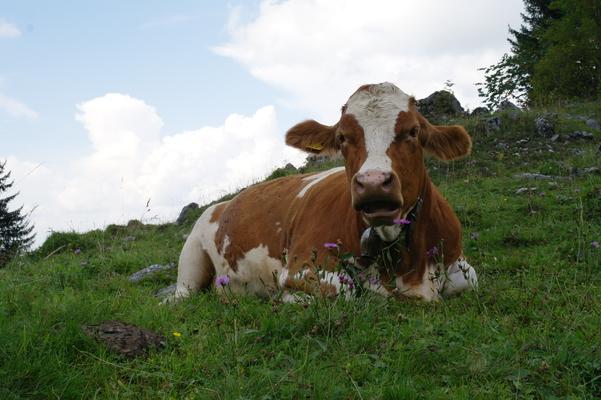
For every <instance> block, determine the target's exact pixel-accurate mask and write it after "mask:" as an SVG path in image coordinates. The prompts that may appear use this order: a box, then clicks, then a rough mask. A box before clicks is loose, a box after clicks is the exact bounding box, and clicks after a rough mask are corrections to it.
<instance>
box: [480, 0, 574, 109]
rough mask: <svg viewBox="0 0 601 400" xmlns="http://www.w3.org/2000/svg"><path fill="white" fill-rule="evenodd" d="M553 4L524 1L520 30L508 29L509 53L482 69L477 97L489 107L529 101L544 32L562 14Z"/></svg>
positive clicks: (538, 0)
mask: <svg viewBox="0 0 601 400" xmlns="http://www.w3.org/2000/svg"><path fill="white" fill-rule="evenodd" d="M552 3H553V0H524V11H525V12H524V13H522V14H521V16H522V20H523V22H524V23H523V24H522V25H521V26H520V28H519V29H513V28H511V27H510V28H509V34H510V38H509V39H507V40H508V41H509V43H510V44H511V53H510V54H504V55H503V57H502V58H501V60H500V61H499V62H498V63H497V64H493V65H491V66H489V67H486V68H481V70H483V71H484V75H485V76H484V83H481V84H478V85H479V86H480V87H479V88H478V94H479V96H480V97H482V98H483V99H484V101H485V103H486V104H487V105H488V106H489V107H490V108H494V107H495V106H497V105H498V104H499V103H500V102H501V101H503V100H506V99H508V98H515V99H517V100H518V101H519V102H520V103H522V104H527V103H528V102H529V101H531V100H532V89H533V88H532V76H533V74H534V70H535V66H536V65H537V64H538V62H539V61H540V60H541V58H542V57H543V55H544V54H545V49H546V43H545V41H544V39H543V36H544V33H545V32H546V31H547V29H548V27H549V25H550V24H551V23H552V22H553V21H554V20H557V19H560V18H561V17H562V11H561V10H559V9H557V8H555V7H552Z"/></svg>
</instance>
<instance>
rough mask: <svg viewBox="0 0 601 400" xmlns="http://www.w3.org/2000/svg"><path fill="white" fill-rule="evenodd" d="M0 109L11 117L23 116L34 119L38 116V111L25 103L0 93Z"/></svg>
mask: <svg viewBox="0 0 601 400" xmlns="http://www.w3.org/2000/svg"><path fill="white" fill-rule="evenodd" d="M0 110H3V111H4V112H6V113H8V114H9V115H11V116H13V117H25V118H30V119H36V118H37V117H38V113H36V112H35V111H33V110H32V109H31V108H29V107H27V106H26V105H25V104H23V103H21V102H20V101H18V100H15V99H13V98H10V97H7V96H4V95H3V94H1V93H0Z"/></svg>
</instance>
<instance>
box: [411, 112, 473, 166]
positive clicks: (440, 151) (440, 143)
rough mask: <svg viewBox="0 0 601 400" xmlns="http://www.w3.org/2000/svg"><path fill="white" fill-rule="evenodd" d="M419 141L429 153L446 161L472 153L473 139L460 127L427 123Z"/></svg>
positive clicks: (423, 127)
mask: <svg viewBox="0 0 601 400" xmlns="http://www.w3.org/2000/svg"><path fill="white" fill-rule="evenodd" d="M419 139H420V141H421V144H422V146H423V147H424V149H425V150H426V151H427V152H428V153H430V154H432V155H434V156H435V157H437V158H439V159H441V160H445V161H449V160H455V159H458V158H461V157H465V156H467V155H468V154H470V152H471V151H472V139H471V138H470V135H468V133H467V132H466V130H465V128H464V127H463V126H460V125H448V126H447V125H432V124H430V123H429V122H427V121H426V123H425V124H424V125H422V129H421V130H420V133H419Z"/></svg>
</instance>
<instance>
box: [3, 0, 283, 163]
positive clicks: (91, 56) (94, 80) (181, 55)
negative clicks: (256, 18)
mask: <svg viewBox="0 0 601 400" xmlns="http://www.w3.org/2000/svg"><path fill="white" fill-rule="evenodd" d="M0 4H1V5H0V17H1V18H3V19H4V20H6V21H11V22H12V23H14V24H16V25H17V26H18V27H19V29H21V30H22V35H21V36H20V37H19V38H16V39H15V40H2V41H0V78H1V82H2V83H1V84H0V93H5V94H6V95H9V96H11V97H13V94H14V97H15V98H16V99H18V100H19V101H20V102H22V103H24V104H26V105H27V106H28V107H30V108H31V109H32V110H34V111H35V112H36V113H37V114H38V118H36V119H33V120H27V119H23V118H9V117H8V116H6V115H2V116H0V123H1V125H0V135H1V136H0V140H2V142H3V143H7V142H9V143H10V150H11V154H13V155H15V156H18V157H26V156H27V157H31V156H33V157H35V158H36V159H39V160H42V159H43V160H44V161H46V162H60V160H61V159H63V158H64V157H65V156H70V155H73V154H76V153H79V152H81V151H82V149H84V148H85V146H87V145H88V142H87V140H86V137H85V136H84V135H82V134H81V130H82V129H81V125H80V124H78V123H77V122H76V121H75V120H74V118H73V115H74V114H75V107H74V105H75V104H77V103H80V102H82V101H83V100H86V99H89V98H93V97H95V96H97V95H99V94H104V93H107V92H119V93H126V94H130V95H132V96H134V97H137V98H142V99H144V100H145V101H147V102H148V103H149V104H152V105H153V106H154V107H156V108H157V109H158V110H160V112H161V115H163V116H164V122H165V126H164V133H166V134H168V133H169V132H178V131H181V130H185V129H191V128H194V127H197V126H199V125H217V124H219V123H221V122H222V121H223V120H224V119H225V118H226V117H227V115H228V114H230V113H231V112H239V113H242V114H249V113H252V112H254V111H255V110H256V109H257V108H258V107H260V106H262V105H266V104H269V103H270V102H271V101H272V100H271V99H272V98H273V97H274V96H275V95H276V92H277V91H276V90H274V89H271V88H270V87H269V86H268V85H266V84H264V83H262V82H259V81H257V80H255V79H250V76H249V73H248V72H247V71H246V70H245V69H244V68H242V67H241V66H240V65H238V64H236V63H234V62H232V61H231V60H229V59H226V58H224V57H220V56H216V55H215V54H214V53H213V52H212V51H211V47H212V46H215V45H217V44H219V43H221V42H224V41H225V40H226V39H227V31H226V28H225V26H226V24H227V21H228V15H229V12H230V11H231V9H232V6H226V5H225V3H222V2H217V1H206V2H198V1H187V2H178V3H177V4H176V5H173V4H172V3H171V2H163V1H152V2H146V1H145V2H122V1H102V2H42V1H37V2H35V1H18V2H14V1H10V2H1V3H0ZM244 7H245V8H246V7H247V8H248V9H249V12H250V10H252V9H253V8H255V7H256V5H255V4H254V2H247V3H244ZM33 144H35V145H33Z"/></svg>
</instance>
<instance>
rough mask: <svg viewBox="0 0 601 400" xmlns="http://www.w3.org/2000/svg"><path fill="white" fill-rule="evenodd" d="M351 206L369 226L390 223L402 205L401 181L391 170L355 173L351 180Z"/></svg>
mask: <svg viewBox="0 0 601 400" xmlns="http://www.w3.org/2000/svg"><path fill="white" fill-rule="evenodd" d="M351 190H352V194H353V206H354V207H355V209H356V210H357V211H359V212H361V214H362V215H363V217H364V219H365V220H366V222H367V223H368V224H369V225H371V226H379V225H392V224H393V223H394V219H395V218H399V216H400V213H401V208H402V206H403V196H402V195H401V183H400V180H399V178H398V177H397V175H396V174H395V173H393V172H385V171H380V170H370V171H365V172H362V173H357V174H356V175H355V176H354V177H353V180H352V182H351Z"/></svg>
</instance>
